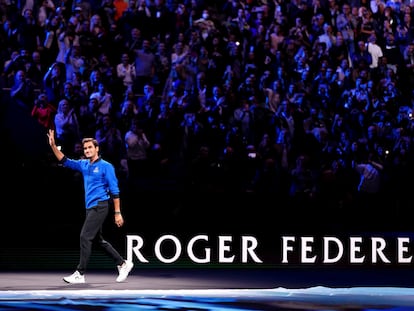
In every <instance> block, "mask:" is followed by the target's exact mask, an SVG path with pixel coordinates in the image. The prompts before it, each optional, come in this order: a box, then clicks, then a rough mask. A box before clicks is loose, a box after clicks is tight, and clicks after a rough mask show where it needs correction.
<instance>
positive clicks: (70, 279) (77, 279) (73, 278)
mask: <svg viewBox="0 0 414 311" xmlns="http://www.w3.org/2000/svg"><path fill="white" fill-rule="evenodd" d="M63 281H65V282H66V283H71V284H81V283H85V276H84V275H81V274H80V273H79V271H75V272H73V274H71V275H69V276H65V277H64V278H63Z"/></svg>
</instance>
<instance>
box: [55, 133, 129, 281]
mask: <svg viewBox="0 0 414 311" xmlns="http://www.w3.org/2000/svg"><path fill="white" fill-rule="evenodd" d="M48 137H49V145H50V147H51V148H52V151H53V153H54V155H55V156H56V158H57V159H58V161H59V162H60V163H62V165H63V166H64V167H68V168H70V169H73V170H77V171H79V172H81V173H82V175H83V178H84V189H85V206H86V217H85V221H84V223H83V226H82V230H81V233H80V259H79V263H78V266H77V269H76V271H75V272H74V273H73V274H72V275H70V276H67V277H64V278H63V280H64V281H65V282H67V283H85V276H84V273H85V271H86V268H87V264H88V261H89V258H90V255H91V251H92V242H94V241H95V242H97V243H98V244H99V245H100V246H101V247H102V248H103V249H104V251H105V252H106V253H107V254H108V255H109V256H110V257H112V259H113V260H114V262H115V263H116V264H117V265H118V272H119V275H118V277H117V279H116V281H117V282H123V281H125V280H126V278H127V277H128V274H129V272H130V271H131V270H132V268H133V266H134V264H133V263H132V262H131V261H126V260H124V259H123V258H122V256H121V255H120V254H119V253H118V251H116V250H115V249H114V247H113V246H112V245H111V244H110V243H109V242H108V241H106V240H104V238H103V236H102V226H103V223H104V221H105V218H106V216H107V215H108V212H109V205H110V201H109V200H110V199H112V200H113V206H114V213H115V224H116V225H117V226H118V227H122V226H123V224H124V219H123V217H122V214H121V200H120V198H119V187H118V179H117V177H116V175H115V169H114V167H113V166H112V164H110V163H109V162H107V161H105V160H103V159H102V158H101V157H100V156H99V144H98V141H97V140H96V139H94V138H84V139H83V140H82V145H83V152H84V155H85V159H79V160H74V159H70V158H67V157H66V156H65V155H64V154H63V152H62V151H60V148H59V147H58V146H57V145H56V142H55V132H54V130H49V133H48Z"/></svg>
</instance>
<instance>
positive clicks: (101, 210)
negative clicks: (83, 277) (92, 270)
mask: <svg viewBox="0 0 414 311" xmlns="http://www.w3.org/2000/svg"><path fill="white" fill-rule="evenodd" d="M108 211H109V202H108V201H104V202H99V203H98V205H97V206H95V207H92V208H89V209H86V217H85V221H84V223H83V226H82V230H81V233H80V260H79V264H78V267H77V270H78V271H79V272H80V273H81V274H83V273H85V271H86V267H87V265H88V262H89V259H90V257H91V252H92V243H98V245H99V246H100V247H102V248H103V250H104V251H105V252H106V253H107V254H108V255H109V256H110V257H111V258H112V259H113V260H114V262H115V263H116V264H117V265H122V263H123V262H124V259H123V258H122V256H121V255H120V254H119V253H118V251H117V250H116V249H115V248H114V247H113V246H112V245H111V244H110V243H109V242H107V241H105V240H104V238H103V236H102V226H103V224H104V221H105V219H106V216H107V215H108Z"/></svg>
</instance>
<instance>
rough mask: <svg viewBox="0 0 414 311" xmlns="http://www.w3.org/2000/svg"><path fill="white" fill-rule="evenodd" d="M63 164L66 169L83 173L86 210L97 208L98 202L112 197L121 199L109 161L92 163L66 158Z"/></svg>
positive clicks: (85, 160)
mask: <svg viewBox="0 0 414 311" xmlns="http://www.w3.org/2000/svg"><path fill="white" fill-rule="evenodd" d="M61 163H62V164H63V166H64V167H68V168H70V169H73V170H76V171H79V172H81V173H82V176H83V186H84V188H85V206H86V208H92V207H94V206H97V205H98V201H105V200H108V199H109V198H111V197H112V198H119V186H118V179H117V177H116V174H115V169H114V167H113V165H112V164H111V163H109V162H108V161H105V160H103V159H102V158H99V159H98V160H96V161H95V162H93V163H91V162H90V161H89V160H87V159H80V160H73V159H70V158H67V157H64V158H63V159H62V161H61Z"/></svg>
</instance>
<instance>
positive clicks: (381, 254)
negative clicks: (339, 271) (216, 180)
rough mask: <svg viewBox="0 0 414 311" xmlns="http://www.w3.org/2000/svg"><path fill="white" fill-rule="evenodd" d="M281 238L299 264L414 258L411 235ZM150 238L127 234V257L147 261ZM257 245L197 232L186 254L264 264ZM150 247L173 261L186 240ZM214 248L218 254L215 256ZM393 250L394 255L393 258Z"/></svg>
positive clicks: (286, 258)
mask: <svg viewBox="0 0 414 311" xmlns="http://www.w3.org/2000/svg"><path fill="white" fill-rule="evenodd" d="M213 240H214V242H212V241H213ZM280 241H281V243H280V249H279V253H278V254H279V255H280V256H279V257H280V258H281V261H280V263H281V264H289V263H291V262H293V261H294V263H295V264H297V263H298V262H297V261H298V260H299V263H300V264H315V263H321V264H334V263H338V262H340V261H343V260H345V261H348V263H349V264H362V263H371V264H377V263H385V264H391V263H397V264H409V263H412V261H413V256H412V253H413V252H414V249H413V248H412V247H410V246H411V242H412V241H411V239H410V238H409V237H396V238H394V239H393V241H387V240H386V239H384V238H382V237H362V236H351V237H348V238H344V239H343V240H341V239H340V238H338V237H335V236H325V237H318V238H315V237H313V236H301V237H296V236H281V237H280ZM147 242H148V241H147ZM147 242H144V239H143V238H142V237H141V236H139V235H127V259H128V260H134V257H136V258H137V259H138V261H139V262H141V263H148V262H149V260H148V259H147V257H146V256H145V255H144V254H143V252H144V251H145V252H147V251H148V247H147V245H148V244H150V243H147ZM216 242H217V243H216ZM275 245H277V243H275ZM258 246H259V241H258V240H257V238H256V237H254V236H246V235H242V236H239V237H237V239H235V238H234V237H233V236H231V235H223V236H217V237H214V238H212V237H209V236H208V235H195V236H194V237H192V238H190V239H189V241H188V242H187V243H186V245H185V250H186V254H184V255H186V256H188V258H189V259H190V260H191V261H192V262H194V263H197V264H210V263H212V261H215V260H216V262H215V263H219V264H221V263H223V264H224V263H226V264H227V263H235V261H236V260H240V263H242V264H244V263H248V262H250V263H251V262H253V263H255V264H262V263H263V261H262V260H261V259H260V257H259V256H258V254H257V253H256V249H257V247H258ZM213 247H215V249H213ZM151 248H152V251H153V253H154V254H155V258H156V259H157V260H159V261H160V262H162V263H166V264H171V263H174V262H176V261H177V260H179V259H180V257H181V256H183V242H182V241H180V239H179V238H177V237H176V236H174V235H162V236H160V237H159V238H158V239H157V240H155V241H154V243H153V244H152V246H151ZM213 250H214V251H215V252H214V253H215V254H217V255H216V257H215V258H214V259H212V257H213V256H212V253H213V252H212V251H213ZM275 251H277V248H275ZM390 254H393V255H392V256H395V258H391V257H390ZM297 258H298V259H297Z"/></svg>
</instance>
